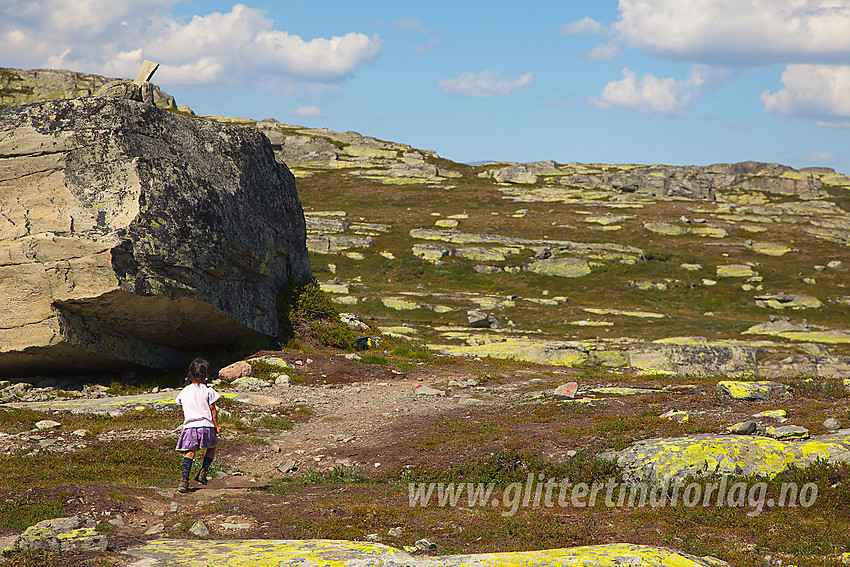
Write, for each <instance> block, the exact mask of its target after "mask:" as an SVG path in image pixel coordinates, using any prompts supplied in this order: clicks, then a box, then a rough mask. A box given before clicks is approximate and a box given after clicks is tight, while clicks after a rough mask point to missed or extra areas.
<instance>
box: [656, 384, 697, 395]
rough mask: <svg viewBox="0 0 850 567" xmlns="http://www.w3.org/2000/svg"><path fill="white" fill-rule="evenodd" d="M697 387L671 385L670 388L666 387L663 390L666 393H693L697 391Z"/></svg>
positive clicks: (692, 385)
mask: <svg viewBox="0 0 850 567" xmlns="http://www.w3.org/2000/svg"><path fill="white" fill-rule="evenodd" d="M697 389H698V388H697V387H696V385H694V384H670V385H669V386H664V388H663V390H664V391H665V392H681V393H693V392H696V391H697Z"/></svg>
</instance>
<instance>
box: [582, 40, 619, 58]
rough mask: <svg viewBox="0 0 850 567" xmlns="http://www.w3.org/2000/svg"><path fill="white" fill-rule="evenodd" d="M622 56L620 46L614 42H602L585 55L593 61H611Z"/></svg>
mask: <svg viewBox="0 0 850 567" xmlns="http://www.w3.org/2000/svg"><path fill="white" fill-rule="evenodd" d="M619 56H620V46H619V45H617V44H616V43H614V42H610V43H600V44H599V45H597V46H596V47H594V48H593V49H591V50H590V51H589V52H588V53H587V55H586V56H585V57H586V58H587V59H590V60H591V61H610V60H611V59H614V58H616V57H619Z"/></svg>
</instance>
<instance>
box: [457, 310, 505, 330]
mask: <svg viewBox="0 0 850 567" xmlns="http://www.w3.org/2000/svg"><path fill="white" fill-rule="evenodd" d="M466 319H467V320H468V321H469V326H470V327H474V328H476V329H503V328H504V327H505V326H504V325H502V323H500V322H499V320H498V319H496V318H495V317H493V316H492V315H490V314H489V313H482V312H481V311H467V312H466Z"/></svg>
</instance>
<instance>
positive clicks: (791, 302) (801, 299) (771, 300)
mask: <svg viewBox="0 0 850 567" xmlns="http://www.w3.org/2000/svg"><path fill="white" fill-rule="evenodd" d="M753 299H754V300H755V303H756V305H758V306H759V307H770V308H771V309H820V308H821V307H822V306H823V303H821V300H820V299H818V298H817V297H811V296H808V295H801V294H796V293H773V294H765V295H758V296H756V297H754V298H753Z"/></svg>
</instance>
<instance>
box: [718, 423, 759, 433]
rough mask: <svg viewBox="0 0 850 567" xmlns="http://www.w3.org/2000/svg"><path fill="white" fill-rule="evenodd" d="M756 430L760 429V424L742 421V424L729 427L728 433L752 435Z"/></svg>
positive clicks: (727, 428)
mask: <svg viewBox="0 0 850 567" xmlns="http://www.w3.org/2000/svg"><path fill="white" fill-rule="evenodd" d="M756 429H758V424H756V422H755V421H752V420H750V421H742V422H741V423H736V424H734V425H729V426H727V427H726V433H730V434H732V435H752V434H753V433H755V432H756Z"/></svg>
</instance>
